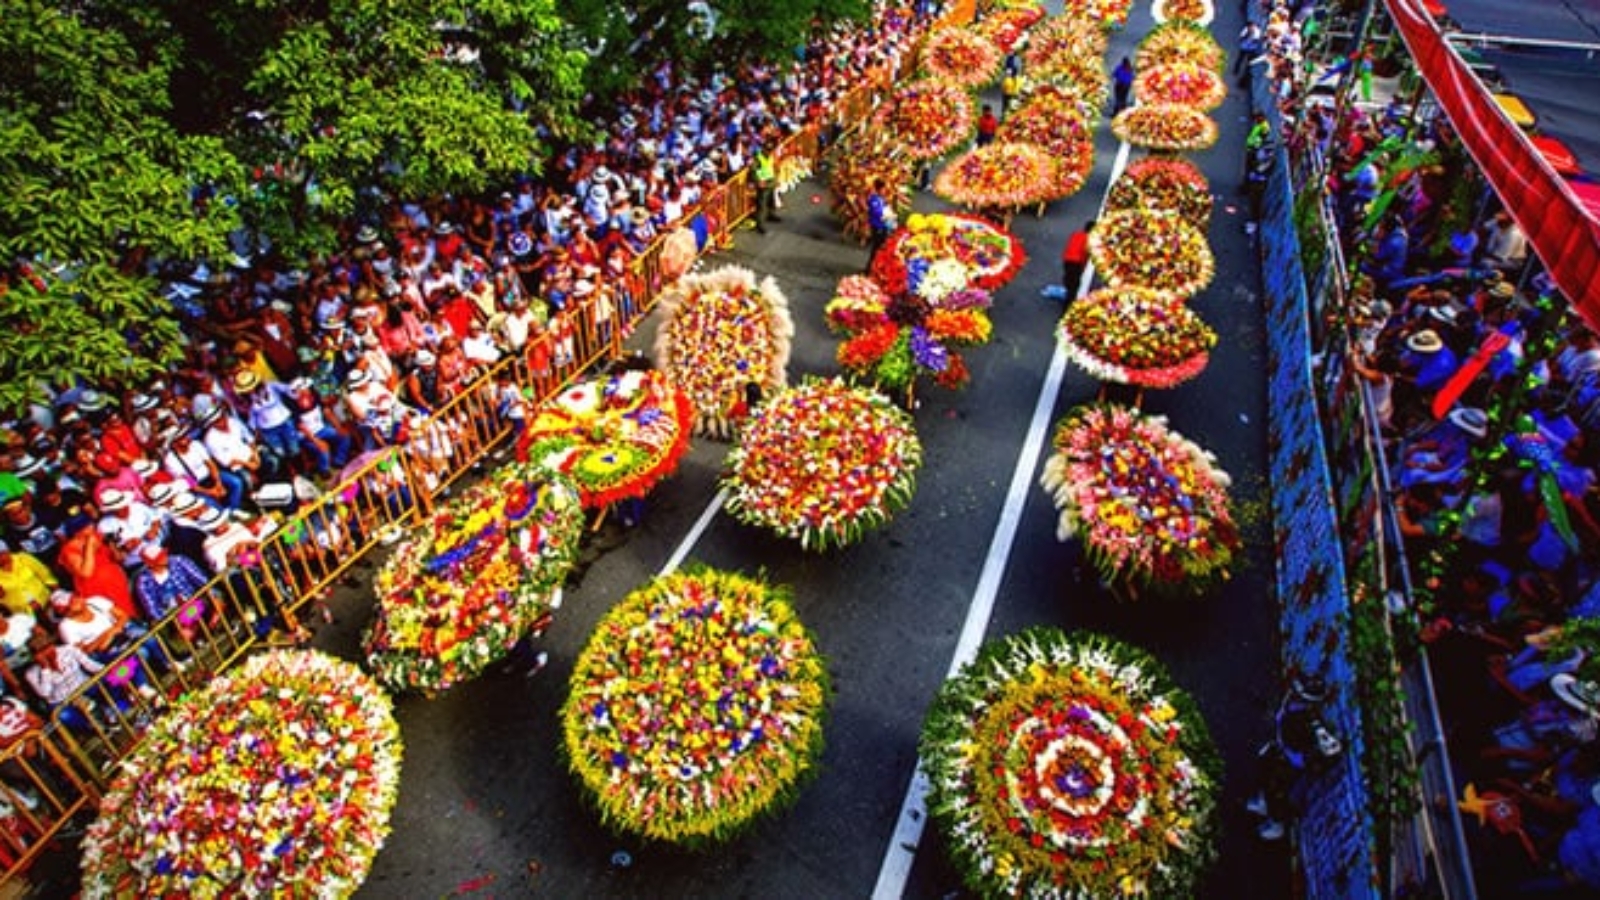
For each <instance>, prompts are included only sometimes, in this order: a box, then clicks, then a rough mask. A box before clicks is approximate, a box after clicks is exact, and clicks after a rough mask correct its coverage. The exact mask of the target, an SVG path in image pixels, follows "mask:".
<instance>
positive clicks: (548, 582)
mask: <svg viewBox="0 0 1600 900" xmlns="http://www.w3.org/2000/svg"><path fill="white" fill-rule="evenodd" d="M582 535H583V507H582V505H581V504H580V502H579V499H578V491H577V488H574V487H573V486H572V484H571V483H570V482H568V481H567V480H566V479H565V478H563V477H561V476H559V475H555V474H554V473H551V472H548V471H545V470H542V469H540V468H539V467H538V466H534V465H529V464H527V463H513V464H511V465H508V466H504V467H502V468H500V469H498V470H496V471H495V472H494V474H492V475H491V476H490V477H489V478H487V479H485V480H484V481H482V482H480V483H479V484H476V485H474V486H473V487H472V488H470V489H468V490H467V491H466V492H465V493H463V494H461V495H460V496H459V497H457V498H456V499H454V500H452V501H451V502H450V503H449V504H448V505H446V506H444V507H441V508H440V509H438V510H437V511H436V512H434V514H433V516H432V517H431V518H428V519H426V520H424V522H423V524H422V527H421V528H419V529H417V530H416V531H415V532H413V534H412V536H411V537H410V539H409V540H407V541H405V542H404V543H402V544H401V545H400V546H399V547H398V548H396V549H395V552H394V555H393V556H391V557H389V560H388V561H387V562H386V563H384V566H383V568H382V569H380V570H378V577H377V579H376V580H375V581H374V583H373V593H374V594H376V595H377V598H378V610H377V616H376V617H375V618H374V619H373V622H372V625H371V627H370V628H369V629H368V630H367V632H366V634H365V635H364V638H363V642H362V643H363V646H364V648H365V650H366V654H367V664H368V665H369V666H370V667H371V668H372V671H373V672H374V674H376V675H377V676H378V678H379V680H381V681H382V682H383V683H384V684H386V685H388V686H389V687H390V688H392V689H394V690H407V689H412V690H420V691H426V692H430V693H431V692H434V691H442V690H445V689H446V688H449V687H452V686H454V685H456V684H459V683H461V682H463V681H467V680H470V679H472V678H474V677H476V676H477V675H479V674H480V673H482V672H483V670H484V669H485V668H486V667H488V666H489V665H491V664H493V663H494V662H496V661H497V660H499V659H501V658H502V657H504V656H505V654H506V652H507V651H509V650H510V649H511V647H512V645H514V644H516V642H517V641H518V640H519V639H520V638H521V637H522V636H523V635H524V634H526V633H527V632H528V631H529V629H530V628H532V627H533V625H534V623H536V622H537V621H539V619H541V618H542V617H544V616H546V615H548V614H549V612H550V611H551V609H553V607H554V602H553V600H554V597H555V595H556V594H558V593H559V592H560V590H561V584H562V582H563V581H565V580H566V577H567V573H568V572H569V571H571V569H572V563H573V560H574V559H576V558H577V554H578V541H579V539H580V538H581V537H582Z"/></svg>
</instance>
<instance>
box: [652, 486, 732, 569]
mask: <svg viewBox="0 0 1600 900" xmlns="http://www.w3.org/2000/svg"><path fill="white" fill-rule="evenodd" d="M727 502H728V489H727V488H723V489H721V490H719V491H717V495H716V496H715V497H712V498H711V503H710V504H709V505H707V506H706V508H705V511H704V512H702V513H701V514H700V518H698V519H695V520H694V527H693V528H690V529H689V533H688V534H686V535H684V536H683V542H682V543H680V544H678V549H676V550H674V551H672V555H671V556H670V557H668V558H667V564H666V565H664V566H662V567H661V571H660V572H657V573H656V575H657V576H658V577H659V576H661V575H670V574H672V573H673V572H675V571H677V568H678V567H679V566H681V565H683V561H684V560H685V559H687V558H688V556H689V551H690V550H693V549H694V545H695V544H697V543H699V542H700V536H701V535H703V534H705V533H706V529H707V528H710V527H711V520H712V519H715V518H716V517H717V511H718V510H720V509H722V504H724V503H727Z"/></svg>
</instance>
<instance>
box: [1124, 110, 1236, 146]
mask: <svg viewBox="0 0 1600 900" xmlns="http://www.w3.org/2000/svg"><path fill="white" fill-rule="evenodd" d="M1111 133H1112V134H1114V135H1116V136H1117V138H1118V139H1119V140H1124V141H1127V142H1128V143H1130V144H1132V145H1134V146H1135V147H1149V148H1150V149H1152V150H1179V151H1192V150H1204V149H1206V148H1207V147H1210V146H1211V145H1212V144H1215V143H1216V142H1217V123H1216V122H1214V121H1212V120H1211V117H1210V116H1208V115H1206V114H1205V113H1203V112H1201V111H1199V110H1198V109H1195V108H1194V107H1192V106H1183V105H1180V104H1177V103H1143V104H1140V105H1138V106H1133V107H1129V108H1128V109H1125V110H1123V111H1122V112H1119V113H1117V116H1116V118H1114V119H1112V120H1111Z"/></svg>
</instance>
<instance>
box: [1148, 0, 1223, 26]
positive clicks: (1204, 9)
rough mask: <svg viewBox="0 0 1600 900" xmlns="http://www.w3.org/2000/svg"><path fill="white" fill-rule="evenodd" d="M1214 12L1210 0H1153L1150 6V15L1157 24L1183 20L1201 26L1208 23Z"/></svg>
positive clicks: (1214, 14) (1213, 16)
mask: <svg viewBox="0 0 1600 900" xmlns="http://www.w3.org/2000/svg"><path fill="white" fill-rule="evenodd" d="M1216 14H1217V11H1216V9H1215V8H1213V7H1212V5H1211V0H1155V3H1154V4H1152V5H1151V7H1150V17H1151V18H1152V19H1155V20H1156V22H1157V24H1162V23H1166V22H1172V21H1183V22H1193V23H1194V24H1196V25H1202V26H1203V25H1210V24H1211V20H1212V19H1213V18H1215V17H1216Z"/></svg>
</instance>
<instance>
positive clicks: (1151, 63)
mask: <svg viewBox="0 0 1600 900" xmlns="http://www.w3.org/2000/svg"><path fill="white" fill-rule="evenodd" d="M1174 63H1190V64H1193V65H1197V66H1201V67H1203V68H1207V69H1212V70H1214V71H1216V72H1217V73H1219V74H1220V73H1221V72H1223V71H1224V69H1225V68H1226V66H1227V63H1228V55H1227V53H1225V52H1224V51H1223V49H1222V45H1221V44H1218V43H1217V39H1216V38H1215V37H1214V36H1212V34H1211V32H1210V31H1208V30H1206V29H1205V28H1203V27H1202V26H1199V25H1196V24H1195V23H1193V22H1186V21H1183V20H1182V19H1174V20H1173V21H1170V22H1167V23H1165V24H1162V25H1157V26H1156V27H1154V28H1152V29H1150V33H1149V34H1146V35H1145V36H1144V40H1141V41H1140V42H1139V46H1138V48H1137V49H1136V50H1135V51H1134V57H1133V67H1134V68H1135V69H1137V70H1138V71H1140V72H1144V71H1147V70H1149V69H1154V68H1158V67H1160V66H1169V65H1172V64H1174Z"/></svg>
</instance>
